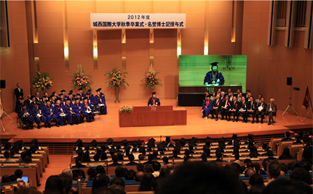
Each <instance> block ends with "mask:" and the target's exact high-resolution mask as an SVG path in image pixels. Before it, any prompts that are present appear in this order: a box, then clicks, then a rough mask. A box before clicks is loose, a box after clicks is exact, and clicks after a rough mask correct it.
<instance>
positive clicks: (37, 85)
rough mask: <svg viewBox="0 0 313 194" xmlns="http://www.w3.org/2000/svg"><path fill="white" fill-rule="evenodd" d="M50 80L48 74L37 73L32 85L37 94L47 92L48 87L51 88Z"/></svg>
mask: <svg viewBox="0 0 313 194" xmlns="http://www.w3.org/2000/svg"><path fill="white" fill-rule="evenodd" d="M52 80H53V79H51V78H50V77H49V74H48V73H47V72H42V73H40V72H37V73H36V75H35V76H34V80H33V82H32V84H33V87H34V89H35V90H36V91H37V92H41V91H45V90H48V89H49V88H50V87H52Z"/></svg>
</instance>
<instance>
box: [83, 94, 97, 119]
mask: <svg viewBox="0 0 313 194" xmlns="http://www.w3.org/2000/svg"><path fill="white" fill-rule="evenodd" d="M81 112H82V113H83V114H84V116H85V117H86V120H87V122H91V121H94V120H95V118H94V114H93V112H92V109H91V104H90V103H89V102H88V98H84V102H83V104H82V105H81Z"/></svg>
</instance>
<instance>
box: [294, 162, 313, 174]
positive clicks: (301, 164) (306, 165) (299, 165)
mask: <svg viewBox="0 0 313 194" xmlns="http://www.w3.org/2000/svg"><path fill="white" fill-rule="evenodd" d="M295 168H303V169H304V170H306V171H308V172H309V171H310V170H312V169H311V163H309V162H308V161H305V160H303V161H300V162H297V163H296V164H295Z"/></svg>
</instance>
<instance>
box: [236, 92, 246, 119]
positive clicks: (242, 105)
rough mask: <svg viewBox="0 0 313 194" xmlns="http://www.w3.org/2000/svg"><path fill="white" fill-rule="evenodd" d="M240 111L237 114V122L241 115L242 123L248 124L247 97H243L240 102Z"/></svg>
mask: <svg viewBox="0 0 313 194" xmlns="http://www.w3.org/2000/svg"><path fill="white" fill-rule="evenodd" d="M239 107H240V108H239V111H238V114H237V120H236V121H238V117H239V116H240V115H241V116H242V122H243V123H245V122H247V102H246V100H245V97H244V96H242V97H241V102H240V106H239Z"/></svg>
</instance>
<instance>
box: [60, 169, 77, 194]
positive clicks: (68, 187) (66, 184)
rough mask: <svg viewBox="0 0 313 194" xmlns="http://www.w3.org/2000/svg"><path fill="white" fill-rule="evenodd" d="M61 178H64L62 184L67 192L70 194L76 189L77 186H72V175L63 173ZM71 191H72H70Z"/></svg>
mask: <svg viewBox="0 0 313 194" xmlns="http://www.w3.org/2000/svg"><path fill="white" fill-rule="evenodd" d="M60 178H61V180H62V184H63V189H64V191H65V194H69V193H71V194H72V193H74V192H75V191H76V189H75V188H72V182H73V180H72V178H71V177H70V176H68V175H67V174H63V173H62V174H61V175H60ZM70 191H71V192H70Z"/></svg>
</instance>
